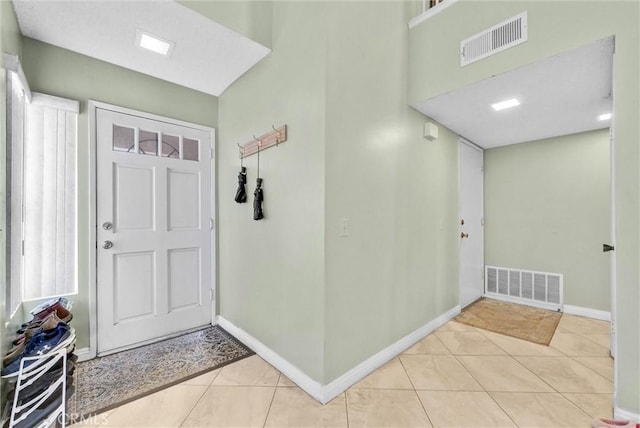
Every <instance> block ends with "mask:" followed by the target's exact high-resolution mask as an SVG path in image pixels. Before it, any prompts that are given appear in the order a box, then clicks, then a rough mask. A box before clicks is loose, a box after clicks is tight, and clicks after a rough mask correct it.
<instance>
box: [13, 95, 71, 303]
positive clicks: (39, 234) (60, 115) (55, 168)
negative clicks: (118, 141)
mask: <svg viewBox="0 0 640 428" xmlns="http://www.w3.org/2000/svg"><path fill="white" fill-rule="evenodd" d="M77 122H78V103H77V102H75V101H70V100H65V99H62V98H57V97H52V96H49V95H44V94H37V93H34V94H33V98H32V100H31V103H27V104H26V105H25V115H24V147H23V186H22V187H23V195H22V205H23V218H22V226H23V236H24V242H23V257H22V275H23V277H22V299H23V300H32V299H39V298H43V297H50V296H58V295H61V294H69V293H75V292H76V284H77V278H76V254H77V250H76V242H77V197H76V193H77V192H76V182H77V181H76V170H77V168H76V163H77V162H76V145H77Z"/></svg>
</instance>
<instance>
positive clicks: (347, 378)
mask: <svg viewBox="0 0 640 428" xmlns="http://www.w3.org/2000/svg"><path fill="white" fill-rule="evenodd" d="M459 313H460V305H457V306H455V307H453V308H451V309H449V310H448V311H447V312H445V313H444V314H442V315H440V316H438V317H437V318H435V319H433V320H431V321H430V322H428V323H427V324H425V325H423V326H422V327H420V328H418V329H417V330H414V331H413V332H412V333H409V334H408V335H406V336H404V337H403V338H401V339H400V340H398V341H397V342H395V343H392V344H391V345H389V346H387V347H386V348H384V349H383V350H382V351H380V352H378V353H377V354H374V355H373V356H371V357H369V358H368V359H366V360H365V361H363V362H362V363H360V364H358V365H357V366H355V367H354V368H352V369H351V370H349V371H348V372H346V373H345V374H343V375H342V376H340V377H339V378H337V379H335V380H333V381H332V382H331V383H329V384H328V385H325V387H324V400H323V401H322V402H323V403H328V402H329V401H331V400H332V399H334V398H335V397H337V396H338V395H340V394H342V393H343V392H344V391H346V390H347V389H349V387H350V386H352V385H354V384H356V383H357V382H359V381H360V380H361V379H364V378H365V377H366V376H367V375H369V374H371V373H373V372H374V371H375V370H377V369H378V368H380V367H381V366H383V365H384V364H386V363H387V362H389V361H391V360H392V359H393V358H395V357H396V356H398V355H400V354H401V353H402V352H404V351H405V350H407V349H409V348H410V347H412V346H413V345H415V344H416V343H418V342H419V341H421V340H422V339H424V338H425V337H426V336H428V335H429V334H430V333H432V332H434V331H435V330H437V329H438V328H439V327H441V326H443V325H444V324H446V323H447V322H448V321H449V320H451V319H452V318H453V317H455V316H456V315H458V314H459Z"/></svg>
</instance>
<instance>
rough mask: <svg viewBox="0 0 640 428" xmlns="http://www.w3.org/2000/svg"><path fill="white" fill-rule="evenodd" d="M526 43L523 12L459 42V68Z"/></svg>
mask: <svg viewBox="0 0 640 428" xmlns="http://www.w3.org/2000/svg"><path fill="white" fill-rule="evenodd" d="M526 41H527V12H526V11H524V12H522V13H520V14H518V15H516V16H514V17H512V18H509V19H507V20H506V21H503V22H501V23H499V24H497V25H494V26H493V27H491V28H489V29H487V30H484V31H482V32H480V33H478V34H476V35H474V36H471V37H469V38H468V39H465V40H463V41H461V42H460V66H461V67H464V66H465V65H469V64H471V63H474V62H476V61H479V60H481V59H482V58H486V57H488V56H491V55H493V54H495V53H498V52H500V51H503V50H505V49H508V48H510V47H513V46H516V45H519V44H520V43H524V42H526Z"/></svg>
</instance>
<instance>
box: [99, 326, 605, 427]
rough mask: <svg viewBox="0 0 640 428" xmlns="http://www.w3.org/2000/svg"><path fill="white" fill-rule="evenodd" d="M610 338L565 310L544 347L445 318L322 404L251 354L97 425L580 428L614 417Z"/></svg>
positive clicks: (113, 413) (117, 411) (112, 413)
mask: <svg viewBox="0 0 640 428" xmlns="http://www.w3.org/2000/svg"><path fill="white" fill-rule="evenodd" d="M605 336H606V337H605ZM607 338H608V326H607V323H605V322H602V321H595V320H591V319H587V318H581V317H576V316H571V315H563V317H562V320H561V322H560V324H559V328H558V330H557V331H556V335H555V336H554V339H553V341H552V342H551V346H550V347H545V346H541V345H536V344H533V343H530V342H525V341H522V340H519V339H515V338H512V337H508V336H503V335H500V334H496V333H492V332H488V331H484V330H481V329H477V328H474V327H469V326H466V325H464V324H460V323H457V322H455V321H450V322H449V323H447V324H446V325H444V326H442V327H441V328H440V329H438V330H437V331H436V332H435V333H434V334H431V335H429V336H427V337H426V338H425V339H423V340H422V341H420V342H418V343H417V344H415V345H414V346H412V347H411V348H409V349H408V350H407V351H405V352H404V353H403V354H402V355H400V356H398V357H397V358H394V359H393V360H391V361H390V362H389V363H387V364H385V365H383V366H382V367H380V368H379V369H378V370H376V371H375V372H373V373H372V374H370V375H369V376H367V377H365V378H364V379H362V380H361V381H360V382H358V383H356V384H355V385H354V386H352V387H351V388H350V389H349V390H348V391H346V392H345V393H343V394H340V395H339V396H338V397H336V398H335V399H333V400H332V401H331V402H330V403H328V404H326V405H324V406H323V405H321V404H319V403H318V402H317V401H315V400H314V399H313V398H311V397H310V396H308V395H307V394H306V393H305V392H304V391H302V390H301V389H300V388H298V387H297V386H296V385H295V384H294V383H293V382H291V380H289V379H288V378H287V377H286V376H284V375H282V374H281V373H280V372H278V371H277V370H276V369H274V368H273V367H271V366H270V365H269V364H267V363H266V362H265V361H264V360H262V359H261V358H260V357H258V356H252V357H249V358H246V359H244V360H242V361H239V362H237V363H234V364H231V365H228V366H225V367H223V368H222V369H218V370H215V371H212V372H210V373H207V374H205V375H202V376H200V377H197V378H195V379H191V380H189V381H187V382H184V383H182V384H179V385H176V386H173V387H171V388H168V389H166V390H164V391H160V392H158V393H155V394H152V395H150V396H148V397H144V398H141V399H139V400H137V401H134V402H131V403H129V404H126V405H123V406H121V407H119V408H117V409H115V410H113V411H110V412H107V413H105V414H103V415H99V416H100V417H98V418H95V419H94V421H97V422H98V423H100V426H102V427H254V426H256V427H297V428H304V427H350V428H353V427H403V428H404V427H436V428H438V427H515V426H517V427H585V428H586V427H589V426H590V421H591V420H592V419H593V418H595V417H611V416H612V414H611V413H612V411H611V409H612V400H613V398H612V394H611V391H612V386H613V384H612V370H613V369H612V367H613V365H612V360H611V359H610V358H609V357H608V356H607V353H608V348H607V347H606V344H607ZM96 425H97V424H92V425H91V426H96Z"/></svg>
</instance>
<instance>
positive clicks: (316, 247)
mask: <svg viewBox="0 0 640 428" xmlns="http://www.w3.org/2000/svg"><path fill="white" fill-rule="evenodd" d="M265 19H268V17H265ZM273 20H274V21H273V23H274V26H273V28H274V33H273V52H272V53H271V54H270V55H269V56H267V57H266V58H265V59H263V60H262V61H261V62H260V63H258V64H257V65H256V66H255V67H254V68H253V69H252V70H250V71H249V72H248V73H247V74H245V75H244V76H243V77H242V78H241V79H240V80H238V81H237V82H235V83H234V84H233V85H232V86H231V87H230V88H229V89H227V90H226V91H225V93H224V94H222V96H221V97H220V117H219V120H220V124H221V127H220V139H219V145H218V153H219V156H218V183H219V186H218V200H219V203H218V206H219V218H218V226H219V227H218V231H219V251H218V254H219V265H218V266H219V278H220V281H219V287H218V288H219V302H220V315H222V316H223V317H225V318H226V319H228V320H229V321H231V322H232V323H234V324H235V325H237V326H238V327H240V328H242V329H244V330H245V331H247V332H248V333H250V334H251V335H253V336H254V337H256V338H257V339H259V340H260V341H261V342H262V343H264V344H266V345H267V346H268V347H269V348H271V349H272V350H274V351H275V352H277V353H278V354H280V355H281V356H283V357H284V358H285V359H287V360H288V361H289V362H290V363H292V364H293V365H295V366H297V367H298V368H300V369H301V370H302V371H303V372H305V373H306V374H307V375H309V376H310V377H312V378H313V379H315V380H317V381H322V379H323V373H324V367H323V359H322V355H323V349H324V348H323V347H324V320H323V317H324V306H325V303H324V192H325V184H324V156H325V154H324V142H325V81H326V76H325V73H326V71H325V67H326V63H325V57H326V53H325V49H326V48H325V37H326V29H325V26H326V14H325V7H324V5H322V4H319V3H301V2H276V3H274V5H273ZM282 124H286V125H287V126H288V140H287V142H286V143H284V144H282V145H281V146H279V147H274V148H271V149H269V150H266V151H264V152H263V153H262V154H261V155H260V175H261V177H262V178H263V179H264V195H265V202H264V212H265V219H264V220H261V221H254V220H253V211H252V201H253V195H252V192H253V190H254V189H255V183H256V163H257V156H256V155H253V156H251V157H249V158H247V159H245V161H244V164H245V166H246V167H247V172H248V183H247V192H248V194H249V200H248V202H247V203H246V204H237V203H235V202H234V200H233V198H234V196H235V191H236V187H237V175H238V171H239V169H240V160H239V158H238V147H237V145H236V144H244V143H246V142H247V141H251V139H252V136H253V135H254V134H255V135H261V134H263V133H265V132H267V131H269V130H270V129H271V126H272V125H274V126H279V125H282Z"/></svg>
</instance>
